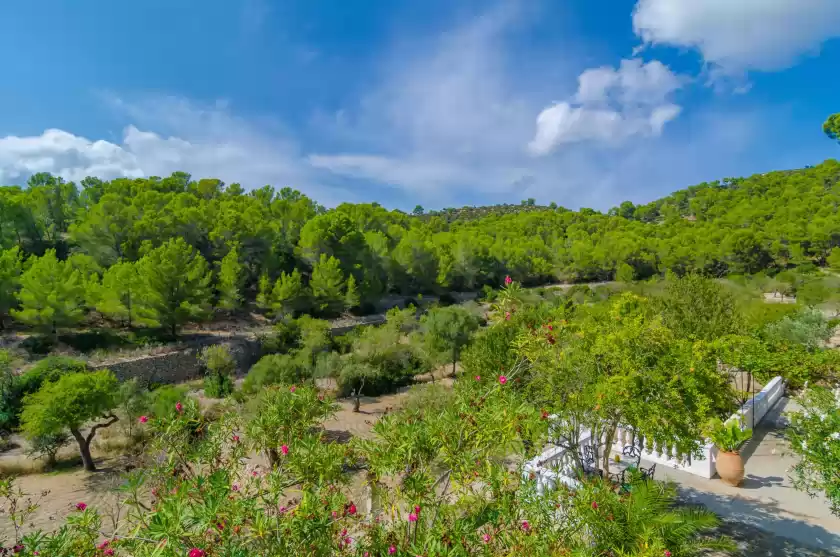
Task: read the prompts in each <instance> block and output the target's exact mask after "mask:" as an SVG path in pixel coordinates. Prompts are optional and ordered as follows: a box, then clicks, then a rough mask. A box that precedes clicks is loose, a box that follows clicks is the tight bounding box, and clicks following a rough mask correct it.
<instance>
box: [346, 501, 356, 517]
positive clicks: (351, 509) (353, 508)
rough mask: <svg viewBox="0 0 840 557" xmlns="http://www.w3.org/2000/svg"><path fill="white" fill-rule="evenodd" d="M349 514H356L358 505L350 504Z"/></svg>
mask: <svg viewBox="0 0 840 557" xmlns="http://www.w3.org/2000/svg"><path fill="white" fill-rule="evenodd" d="M347 514H349V515H354V514H356V505H354V504H353V503H350V506H349V507H347Z"/></svg>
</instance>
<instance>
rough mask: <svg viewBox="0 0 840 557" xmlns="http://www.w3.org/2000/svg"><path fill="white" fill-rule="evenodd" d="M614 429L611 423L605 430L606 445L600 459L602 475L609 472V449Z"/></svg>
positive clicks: (613, 436)
mask: <svg viewBox="0 0 840 557" xmlns="http://www.w3.org/2000/svg"><path fill="white" fill-rule="evenodd" d="M615 430H616V426H614V425H612V424H611V425H610V426H609V428H608V429H607V431H606V438H605V441H606V445H605V446H604V456H603V460H602V463H603V464H602V468H603V470H604V476H606V475H607V474H609V473H610V450H611V449H612V445H613V441H614V440H615Z"/></svg>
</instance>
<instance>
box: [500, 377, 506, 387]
mask: <svg viewBox="0 0 840 557" xmlns="http://www.w3.org/2000/svg"><path fill="white" fill-rule="evenodd" d="M499 383H501V384H502V385H504V384H505V383H507V377H506V376H504V375H500V376H499Z"/></svg>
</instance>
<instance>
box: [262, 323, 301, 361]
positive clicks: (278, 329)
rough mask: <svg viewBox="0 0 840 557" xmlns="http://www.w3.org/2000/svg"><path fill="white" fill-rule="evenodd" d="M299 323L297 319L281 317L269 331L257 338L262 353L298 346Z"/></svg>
mask: <svg viewBox="0 0 840 557" xmlns="http://www.w3.org/2000/svg"><path fill="white" fill-rule="evenodd" d="M300 325H301V323H300V321H298V320H297V319H288V318H285V319H281V320H280V321H278V322H277V323H276V324H275V325H274V328H273V330H272V332H271V333H268V334H265V335H263V336H261V337H260V338H259V341H260V345H261V347H262V353H263V354H280V353H284V352H289V351H291V350H294V349H296V348H298V346H299V344H300V334H301V326H300Z"/></svg>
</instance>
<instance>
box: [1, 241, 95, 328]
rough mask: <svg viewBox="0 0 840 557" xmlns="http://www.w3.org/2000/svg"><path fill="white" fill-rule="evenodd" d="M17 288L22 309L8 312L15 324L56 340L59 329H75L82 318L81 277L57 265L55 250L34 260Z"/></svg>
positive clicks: (82, 290) (71, 270) (61, 264)
mask: <svg viewBox="0 0 840 557" xmlns="http://www.w3.org/2000/svg"><path fill="white" fill-rule="evenodd" d="M20 284H21V290H20V292H18V300H20V308H21V309H20V311H16V310H12V312H11V313H12V317H14V318H15V319H17V320H18V321H20V322H22V323H25V324H27V325H31V326H33V327H38V328H42V329H45V330H47V331H49V332H51V333H52V334H53V335H55V336H58V329H59V328H60V327H69V326H71V325H75V324H76V323H78V322H79V321H81V320H82V317H84V288H83V286H82V275H81V274H80V273H79V272H78V271H75V270H73V269H71V268H70V267H69V266H68V265H67V264H66V263H65V262H63V261H59V260H58V258H57V257H56V255H55V250H47V253H45V254H44V256H43V257H38V258H36V259H35V260H34V262H33V263H32V265H31V266H30V267H29V269H28V270H27V271H26V272H25V273H23V275H21V277H20Z"/></svg>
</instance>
